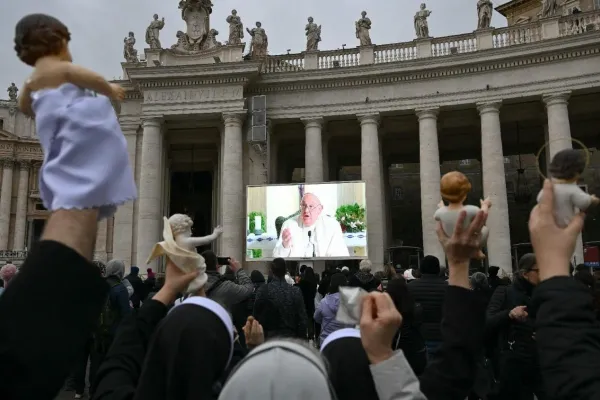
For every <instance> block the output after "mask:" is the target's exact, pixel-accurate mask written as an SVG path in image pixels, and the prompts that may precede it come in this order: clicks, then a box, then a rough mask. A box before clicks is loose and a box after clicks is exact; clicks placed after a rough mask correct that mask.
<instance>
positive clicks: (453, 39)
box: [431, 33, 477, 57]
mask: <svg viewBox="0 0 600 400" xmlns="http://www.w3.org/2000/svg"><path fill="white" fill-rule="evenodd" d="M473 51H477V35H476V34H475V33H468V34H463V35H454V36H444V37H439V38H433V39H432V40H431V55H432V56H433V57H441V56H449V55H451V54H460V53H471V52H473Z"/></svg>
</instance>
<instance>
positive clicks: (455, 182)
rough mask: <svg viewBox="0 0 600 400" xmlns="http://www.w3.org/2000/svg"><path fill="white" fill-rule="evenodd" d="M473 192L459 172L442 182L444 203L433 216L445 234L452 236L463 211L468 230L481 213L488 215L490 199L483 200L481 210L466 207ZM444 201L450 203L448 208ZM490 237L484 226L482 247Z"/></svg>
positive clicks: (452, 173) (469, 206)
mask: <svg viewBox="0 0 600 400" xmlns="http://www.w3.org/2000/svg"><path fill="white" fill-rule="evenodd" d="M470 191H471V182H469V178H467V177H466V176H465V175H464V174H463V173H461V172H458V171H452V172H448V173H447V174H445V175H444V176H442V179H441V180H440V193H441V194H442V199H443V200H442V201H440V204H439V205H438V209H437V211H436V212H435V214H434V215H433V217H434V218H435V220H436V221H440V222H441V223H442V228H443V229H444V233H445V234H446V235H448V236H452V234H453V233H454V228H455V227H456V222H457V221H458V216H459V214H460V212H461V211H463V210H464V211H466V213H467V217H466V218H465V222H464V228H465V229H466V228H467V227H468V226H469V224H471V222H472V221H473V219H474V218H475V217H476V216H477V214H478V213H479V211H481V210H483V211H484V212H485V213H486V214H487V213H488V212H489V210H490V208H491V207H492V202H491V201H490V199H489V198H488V199H485V200H481V209H480V208H479V207H477V206H471V205H464V204H463V203H464V202H465V200H467V195H468V194H469V192H470ZM444 200H445V201H447V202H448V205H447V206H446V205H445V204H444ZM488 235H489V229H488V227H487V226H484V227H483V229H481V246H482V247H484V246H485V245H486V243H487V238H488ZM479 258H480V259H484V258H485V254H484V253H483V251H480V252H479Z"/></svg>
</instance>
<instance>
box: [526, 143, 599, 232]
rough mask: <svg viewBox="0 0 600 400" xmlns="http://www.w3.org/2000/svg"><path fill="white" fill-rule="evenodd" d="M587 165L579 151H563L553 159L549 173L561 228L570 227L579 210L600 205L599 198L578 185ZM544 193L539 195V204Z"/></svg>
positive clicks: (558, 222)
mask: <svg viewBox="0 0 600 400" xmlns="http://www.w3.org/2000/svg"><path fill="white" fill-rule="evenodd" d="M585 164H586V161H585V156H584V155H583V154H582V152H581V151H579V150H573V149H565V150H561V151H559V152H558V153H556V154H555V155H554V157H552V162H551V163H550V166H549V168H548V173H549V175H550V178H551V179H552V183H553V184H554V218H555V220H556V225H558V226H560V227H561V228H565V227H567V226H568V225H569V223H570V222H571V220H572V219H573V217H574V216H575V215H576V214H577V213H578V212H579V211H578V210H581V211H586V210H587V209H588V208H589V207H590V206H592V205H597V204H598V203H600V199H598V197H596V196H594V195H593V194H587V193H586V192H584V191H583V190H582V189H581V188H580V187H579V185H577V181H578V180H579V177H580V176H581V174H582V173H583V171H584V169H585ZM543 191H544V190H543V189H542V190H541V191H540V193H539V194H538V197H537V201H538V203H539V201H540V199H541V198H542V192H543Z"/></svg>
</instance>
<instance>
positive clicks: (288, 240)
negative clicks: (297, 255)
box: [281, 228, 292, 249]
mask: <svg viewBox="0 0 600 400" xmlns="http://www.w3.org/2000/svg"><path fill="white" fill-rule="evenodd" d="M281 241H282V243H283V247H285V248H286V249H289V248H290V246H291V245H292V232H290V229H289V228H285V229H284V230H283V232H281Z"/></svg>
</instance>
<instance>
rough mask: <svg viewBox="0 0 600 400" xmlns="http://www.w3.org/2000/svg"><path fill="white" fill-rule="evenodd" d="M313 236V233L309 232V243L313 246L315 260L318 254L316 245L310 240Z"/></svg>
mask: <svg viewBox="0 0 600 400" xmlns="http://www.w3.org/2000/svg"><path fill="white" fill-rule="evenodd" d="M311 236H312V231H308V243H310V244H311V245H312V251H313V255H312V256H313V258H315V257H317V254H316V253H315V244H314V243H313V242H312V240H310V238H311Z"/></svg>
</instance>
